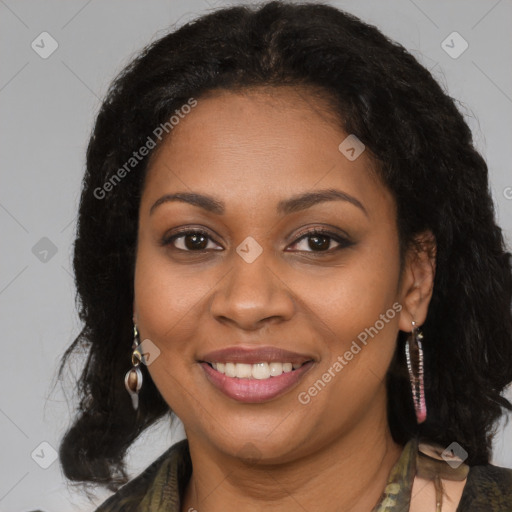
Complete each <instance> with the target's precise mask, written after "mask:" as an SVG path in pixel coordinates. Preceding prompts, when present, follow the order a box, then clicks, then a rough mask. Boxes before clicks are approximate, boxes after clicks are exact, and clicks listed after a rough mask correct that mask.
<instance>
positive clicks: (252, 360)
mask: <svg viewBox="0 0 512 512" xmlns="http://www.w3.org/2000/svg"><path fill="white" fill-rule="evenodd" d="M199 360H200V361H203V362H206V363H246V364H256V363H262V362H267V363H271V362H283V363H294V364H302V363H305V362H307V361H311V360H313V357H311V356H309V355H306V354H299V353H297V352H290V351H289V350H284V349H282V348H277V347H271V346H264V347H258V348H254V347H252V348H248V347H242V346H234V347H227V348H222V349H220V350H214V351H213V352H208V353H207V354H205V355H203V356H202V357H200V358H199Z"/></svg>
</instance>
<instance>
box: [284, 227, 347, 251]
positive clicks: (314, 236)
mask: <svg viewBox="0 0 512 512" xmlns="http://www.w3.org/2000/svg"><path fill="white" fill-rule="evenodd" d="M306 240H307V243H306ZM303 241H304V243H303V248H302V249H300V248H299V249H298V250H299V251H304V252H316V253H323V252H324V253H331V252H334V251H337V250H339V249H343V248H344V247H349V246H350V245H352V242H350V241H349V240H348V239H347V238H344V237H342V236H340V235H337V234H335V233H331V232H329V231H323V230H318V229H313V230H311V231H309V232H307V233H305V234H303V235H302V236H300V238H299V239H298V240H296V241H295V242H294V244H293V245H297V244H300V243H301V242H303ZM333 241H334V242H336V243H337V244H338V247H334V248H331V243H332V242H333ZM304 246H306V247H304ZM308 249H309V250H308Z"/></svg>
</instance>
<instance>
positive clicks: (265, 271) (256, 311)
mask: <svg viewBox="0 0 512 512" xmlns="http://www.w3.org/2000/svg"><path fill="white" fill-rule="evenodd" d="M271 252H272V251H270V250H269V249H267V250H266V251H263V253H262V254H261V255H260V256H259V257H258V258H257V259H256V260H255V261H253V262H252V263H248V262H246V261H244V259H243V258H241V257H240V256H239V255H238V254H236V253H235V254H234V255H233V260H234V261H233V266H232V268H231V270H230V272H229V273H228V274H227V275H226V276H225V278H224V279H223V280H221V282H220V287H219V288H218V289H217V290H216V292H215V295H214V297H213V299H212V301H211V304H210V312H211V314H212V316H213V317H214V318H215V319H216V320H217V321H219V322H221V323H225V324H233V325H236V326H237V327H238V328H240V329H244V330H247V331H253V330H257V329H261V328H262V327H264V326H266V325H268V324H270V323H280V322H284V321H286V320H289V319H290V318H292V316H293V313H294V311H295V302H294V300H293V296H292V291H291V289H290V286H289V285H288V284H287V283H285V282H284V281H283V280H282V279H281V278H280V277H279V274H278V271H276V269H275V268H272V267H276V266H275V265H274V266H272V265H271V262H270V259H271V258H270V257H268V255H270V253H271ZM265 253H267V254H265Z"/></svg>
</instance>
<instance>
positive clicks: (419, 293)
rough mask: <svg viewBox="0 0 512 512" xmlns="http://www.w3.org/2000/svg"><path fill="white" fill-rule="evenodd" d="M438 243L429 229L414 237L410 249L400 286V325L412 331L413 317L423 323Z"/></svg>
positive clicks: (431, 285)
mask: <svg viewBox="0 0 512 512" xmlns="http://www.w3.org/2000/svg"><path fill="white" fill-rule="evenodd" d="M436 249H437V245H436V240H435V237H434V235H433V234H432V232H431V231H430V230H427V231H425V232H423V233H421V234H420V235H418V236H416V237H415V241H414V243H413V244H411V246H410V247H409V249H408V250H407V253H406V256H405V263H404V269H403V274H402V280H401V285H400V290H399V301H400V304H402V310H401V311H400V319H399V323H398V326H399V329H400V330H401V331H404V332H411V330H412V321H414V322H416V325H417V326H420V325H422V324H423V323H424V322H425V320H426V318H427V312H428V306H429V304H430V299H431V298H432V293H433V291H434V277H435V269H436V252H437V250H436Z"/></svg>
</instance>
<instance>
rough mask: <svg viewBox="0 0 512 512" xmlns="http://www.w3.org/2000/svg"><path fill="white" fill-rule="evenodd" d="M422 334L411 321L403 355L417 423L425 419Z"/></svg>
mask: <svg viewBox="0 0 512 512" xmlns="http://www.w3.org/2000/svg"><path fill="white" fill-rule="evenodd" d="M422 339H423V334H422V333H421V331H420V330H419V329H418V328H417V327H416V322H414V321H413V322H412V332H411V334H410V335H409V337H408V338H407V342H406V343H405V355H406V357H407V368H408V369H409V379H410V381H411V389H412V399H413V401H414V410H415V411H416V419H417V421H418V423H423V422H424V421H425V420H426V419H427V404H426V402H425V382H424V380H423V348H422V346H421V340H422Z"/></svg>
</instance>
